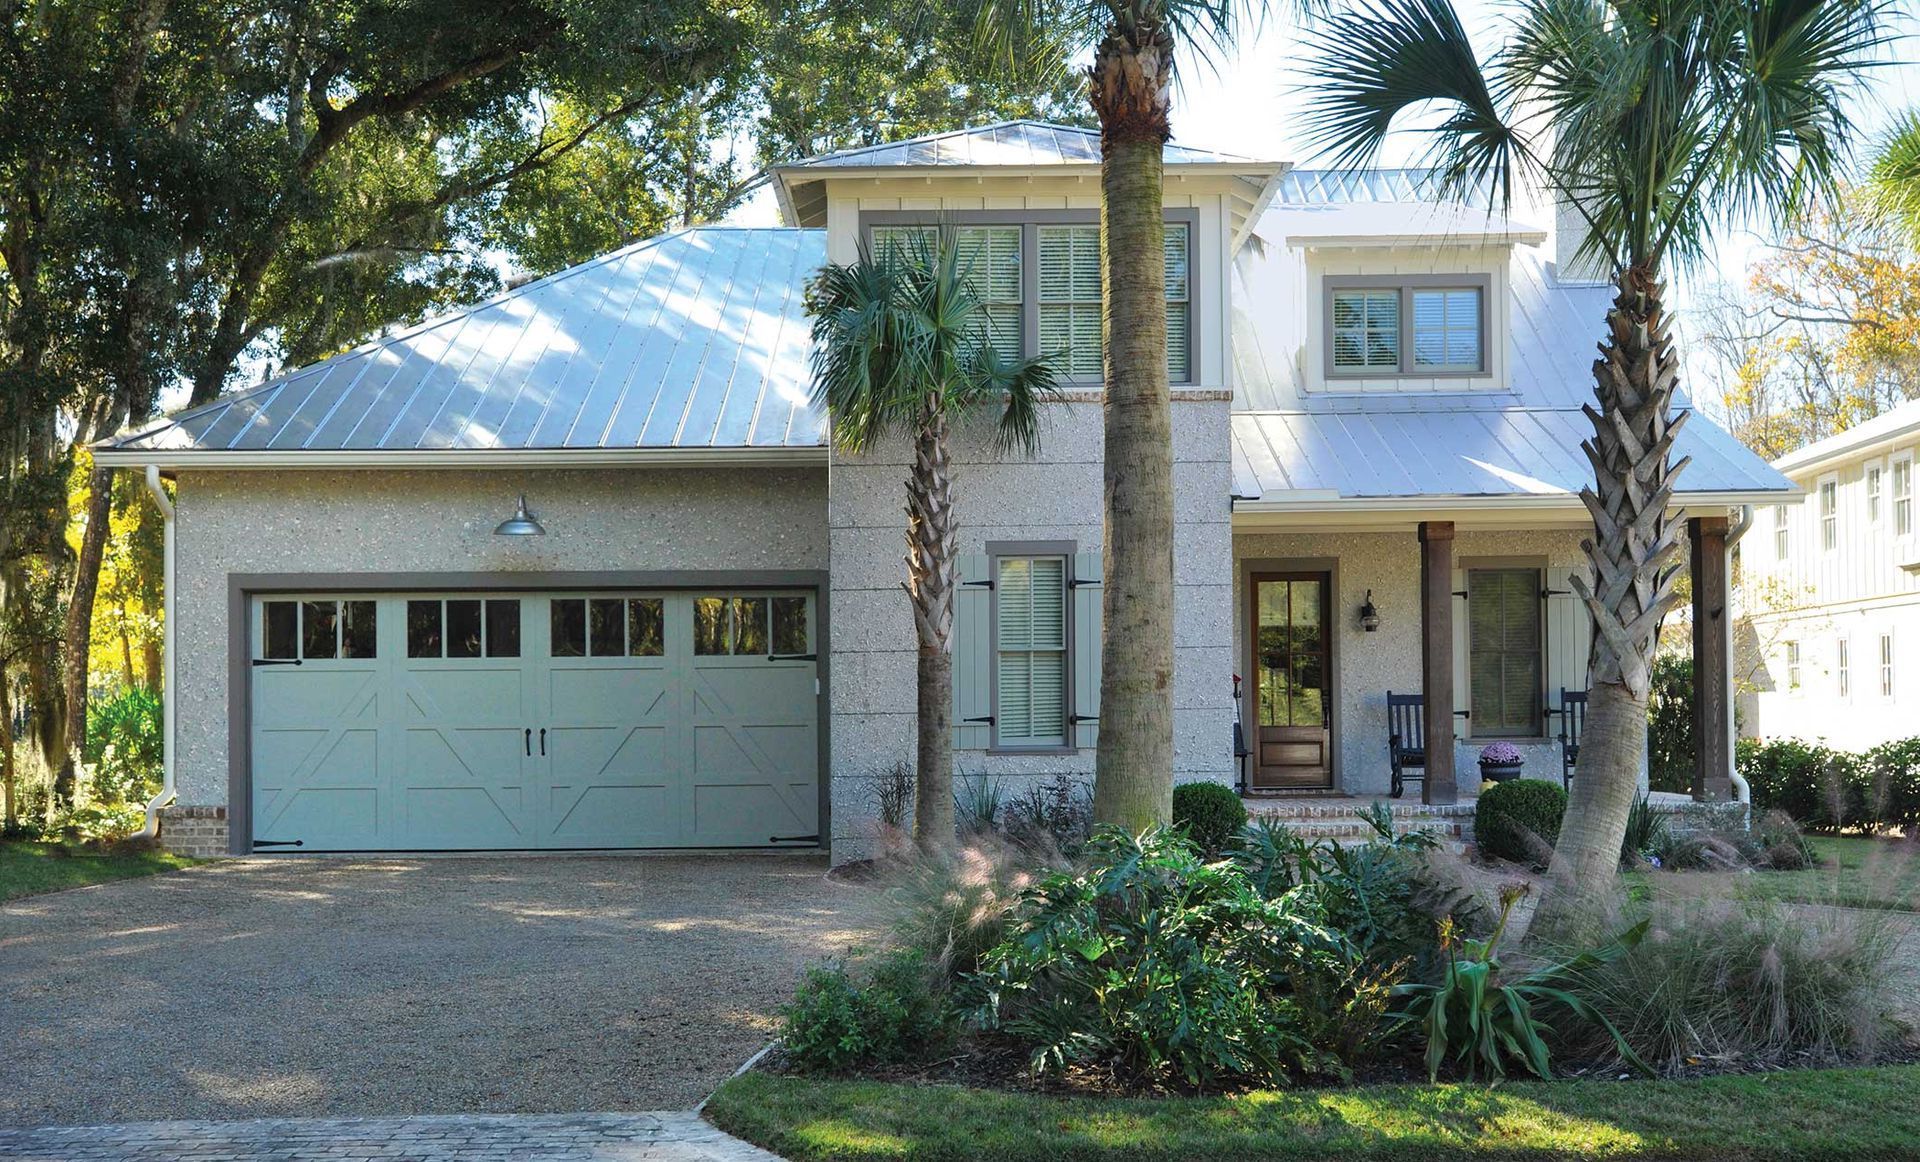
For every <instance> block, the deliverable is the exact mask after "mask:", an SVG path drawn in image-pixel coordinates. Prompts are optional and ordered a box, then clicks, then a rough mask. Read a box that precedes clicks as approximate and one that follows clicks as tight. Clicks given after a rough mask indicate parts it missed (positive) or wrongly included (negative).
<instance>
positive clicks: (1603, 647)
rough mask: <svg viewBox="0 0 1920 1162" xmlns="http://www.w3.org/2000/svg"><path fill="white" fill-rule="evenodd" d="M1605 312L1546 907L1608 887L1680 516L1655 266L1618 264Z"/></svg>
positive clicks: (1678, 421) (1673, 356)
mask: <svg viewBox="0 0 1920 1162" xmlns="http://www.w3.org/2000/svg"><path fill="white" fill-rule="evenodd" d="M1618 287H1619V293H1618V294H1617V295H1616V296H1615V298H1614V300H1613V307H1612V309H1611V310H1609V311H1608V312H1607V331H1608V334H1607V340H1606V342H1605V343H1603V344H1601V347H1600V358H1599V360H1597V361H1596V362H1595V363H1594V365H1593V373H1594V381H1595V386H1594V391H1595V395H1596V396H1597V397H1598V399H1599V403H1600V407H1599V410H1597V411H1596V410H1595V409H1594V408H1593V407H1591V406H1589V407H1587V408H1586V413H1587V417H1588V418H1589V419H1590V420H1591V421H1592V423H1593V429H1594V434H1593V438H1592V439H1590V440H1588V441H1587V442H1586V444H1585V445H1584V446H1583V447H1584V449H1585V451H1586V453H1587V458H1588V460H1590V461H1591V462H1592V464H1593V469H1594V483H1595V487H1593V488H1588V489H1584V490H1582V492H1581V494H1580V498H1581V500H1582V501H1584V502H1585V503H1586V506H1587V511H1588V512H1590V513H1591V514H1592V515H1593V524H1594V536H1593V538H1592V539H1591V540H1588V541H1586V542H1584V543H1583V544H1582V546H1581V547H1582V548H1583V549H1585V550H1586V554H1587V559H1588V561H1589V562H1590V563H1591V565H1592V567H1593V574H1592V577H1591V578H1588V577H1581V576H1575V577H1574V578H1573V579H1572V584H1573V588H1574V591H1575V592H1576V593H1577V594H1579V596H1580V599H1581V600H1582V601H1583V602H1584V603H1585V604H1586V607H1587V610H1588V612H1589V613H1591V614H1592V615H1593V623H1594V631H1593V652H1592V670H1591V674H1590V685H1591V693H1590V694H1589V698H1590V701H1589V702H1588V704H1587V723H1586V733H1585V736H1584V737H1583V738H1582V739H1581V743H1580V767H1579V770H1578V771H1577V772H1576V774H1575V775H1574V780H1573V794H1572V797H1571V800H1570V801H1569V803H1568V805H1567V817H1566V821H1565V823H1564V825H1563V826H1562V827H1561V829H1560V842H1559V845H1558V846H1557V847H1556V848H1555V850H1554V853H1553V868H1552V873H1553V878H1554V881H1555V883H1556V884H1557V885H1558V886H1559V889H1560V890H1559V891H1558V892H1557V893H1555V899H1556V900H1557V901H1558V902H1557V903H1556V904H1555V905H1554V907H1553V911H1555V912H1559V913H1561V914H1564V911H1563V909H1566V908H1570V907H1571V906H1572V905H1573V904H1574V903H1576V902H1577V901H1578V900H1579V899H1580V898H1581V897H1585V896H1591V895H1594V894H1596V893H1598V892H1601V891H1604V890H1606V889H1607V888H1609V887H1611V885H1612V883H1613V879H1614V876H1615V875H1616V873H1617V872H1618V871H1619V867H1620V840H1621V837H1622V836H1623V835H1625V834H1626V829H1627V813H1628V811H1629V810H1630V809H1631V807H1632V805H1633V801H1634V798H1635V795H1636V793H1637V791H1638V789H1639V786H1638V785H1639V772H1640V762H1641V759H1642V758H1643V757H1644V756H1645V754H1646V746H1647V728H1646V724H1647V693H1648V688H1649V686H1650V685H1651V678H1652V670H1653V650H1654V644H1655V639H1656V637H1657V636H1658V634H1659V629H1660V621H1661V619H1662V618H1663V617H1665V616H1666V614H1667V613H1668V612H1669V611H1670V610H1672V609H1673V607H1674V606H1675V605H1677V604H1678V603H1679V598H1678V597H1677V596H1676V595H1675V593H1674V591H1673V582H1674V574H1675V573H1676V572H1677V571H1678V566H1677V565H1675V564H1673V563H1672V562H1673V559H1674V558H1675V557H1676V556H1677V555H1678V554H1679V552H1680V542H1679V539H1678V533H1679V529H1680V528H1681V527H1682V524H1683V522H1682V521H1681V520H1680V519H1679V517H1678V515H1677V514H1671V515H1670V514H1669V513H1668V512H1667V508H1668V506H1669V505H1670V504H1671V503H1672V501H1673V489H1674V479H1675V477H1676V476H1677V475H1678V474H1679V472H1680V470H1681V469H1682V468H1684V467H1686V461H1685V460H1682V461H1681V462H1680V463H1678V464H1673V463H1670V459H1671V452H1672V448H1673V438H1674V436H1675V435H1676V434H1677V433H1678V432H1679V430H1680V427H1681V425H1682V423H1684V422H1685V420H1686V415H1685V413H1681V414H1679V415H1675V414H1674V412H1673V393H1674V389H1675V388H1676V387H1677V386H1678V384H1679V379H1680V359H1679V355H1678V353H1677V352H1676V351H1675V350H1674V345H1673V340H1672V337H1671V335H1670V333H1669V321H1668V318H1667V315H1666V311H1665V309H1664V305H1663V303H1662V296H1663V295H1664V293H1665V290H1666V288H1665V287H1664V286H1663V285H1662V284H1661V283H1660V282H1659V279H1658V275H1657V274H1656V272H1655V271H1653V270H1651V269H1649V268H1647V267H1644V266H1634V267H1628V268H1627V269H1625V270H1623V271H1622V272H1621V273H1620V276H1619V279H1618Z"/></svg>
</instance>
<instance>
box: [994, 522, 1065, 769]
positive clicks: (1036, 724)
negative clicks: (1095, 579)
mask: <svg viewBox="0 0 1920 1162" xmlns="http://www.w3.org/2000/svg"><path fill="white" fill-rule="evenodd" d="M994 618H995V625H994V651H995V654H994V684H995V685H994V697H995V707H994V734H995V737H996V741H997V742H998V743H999V745H1001V746H1013V747H1019V746H1064V745H1066V742H1067V558H1065V557H1001V558H999V561H998V568H997V569H996V571H995V576H994Z"/></svg>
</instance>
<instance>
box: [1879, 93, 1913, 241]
mask: <svg viewBox="0 0 1920 1162" xmlns="http://www.w3.org/2000/svg"><path fill="white" fill-rule="evenodd" d="M1867 189H1868V192H1869V194H1870V195H1871V197H1872V199H1873V202H1874V204H1875V205H1876V207H1877V208H1878V209H1880V210H1881V211H1882V212H1884V213H1886V214H1887V215H1888V216H1889V217H1891V218H1892V219H1893V220H1894V222H1895V223H1896V224H1897V225H1898V226H1899V227H1900V229H1901V230H1903V231H1904V232H1905V233H1906V235H1907V237H1908V238H1909V239H1913V240H1915V241H1920V109H1910V110H1908V111H1907V112H1906V113H1904V114H1902V115H1901V117H1900V119H1899V121H1898V122H1896V123H1895V124H1894V127H1893V129H1892V130H1891V131H1890V132H1889V133H1888V134H1887V136H1886V138H1885V139H1884V140H1882V141H1881V142H1880V147H1879V149H1878V151H1877V152H1876V153H1875V155H1874V159H1873V167H1872V169H1871V170H1870V171H1869V172H1868V184H1867Z"/></svg>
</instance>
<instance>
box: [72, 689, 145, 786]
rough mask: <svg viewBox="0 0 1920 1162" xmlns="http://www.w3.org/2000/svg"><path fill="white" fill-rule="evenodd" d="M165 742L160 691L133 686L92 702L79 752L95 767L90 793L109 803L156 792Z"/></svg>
mask: <svg viewBox="0 0 1920 1162" xmlns="http://www.w3.org/2000/svg"><path fill="white" fill-rule="evenodd" d="M163 746H164V744H163V735H162V730H161V710H160V696H159V695H158V694H155V693H154V692H153V691H151V690H147V689H145V688H143V687H140V686H131V687H128V688H127V689H125V690H123V691H121V692H120V693H119V694H117V695H115V696H113V697H112V698H107V699H100V700H95V701H93V702H91V703H90V704H89V705H88V707H87V738H86V743H85V745H84V747H83V748H82V751H81V755H82V758H83V759H84V760H85V762H86V764H87V766H88V768H89V769H90V770H91V772H92V785H91V787H90V788H89V793H90V795H91V796H92V798H94V799H96V800H99V801H102V802H106V803H131V802H136V801H137V802H140V803H145V802H146V801H147V800H148V799H150V798H152V797H153V794H154V792H155V791H157V790H159V787H160V768H161V762H162V757H163V755H162V751H163Z"/></svg>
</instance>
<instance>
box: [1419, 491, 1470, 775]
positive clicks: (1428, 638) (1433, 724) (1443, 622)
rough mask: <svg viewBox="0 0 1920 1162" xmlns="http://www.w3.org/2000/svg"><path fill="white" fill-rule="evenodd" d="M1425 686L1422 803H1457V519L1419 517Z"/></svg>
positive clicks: (1423, 674) (1421, 663)
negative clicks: (1454, 673)
mask: <svg viewBox="0 0 1920 1162" xmlns="http://www.w3.org/2000/svg"><path fill="white" fill-rule="evenodd" d="M1420 690H1421V693H1423V694H1424V695H1425V696H1426V700H1427V706H1426V711H1427V712H1426V719H1427V769H1426V776H1427V777H1426V778H1425V779H1424V780H1423V781H1422V782H1421V784H1420V801H1421V802H1422V803H1454V802H1458V801H1459V798H1460V790H1459V788H1458V787H1457V786H1456V785H1455V783H1454V778H1453V522H1452V521H1450V520H1428V521H1421V522H1420Z"/></svg>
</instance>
